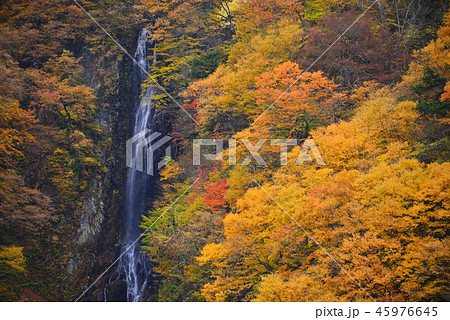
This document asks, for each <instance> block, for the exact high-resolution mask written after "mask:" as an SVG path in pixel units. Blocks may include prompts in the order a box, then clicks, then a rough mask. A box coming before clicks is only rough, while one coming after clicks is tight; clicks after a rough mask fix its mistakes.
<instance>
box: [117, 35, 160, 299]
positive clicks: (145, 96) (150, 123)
mask: <svg viewBox="0 0 450 320" xmlns="http://www.w3.org/2000/svg"><path fill="white" fill-rule="evenodd" d="M147 34H148V31H147V29H145V28H144V29H142V31H141V32H140V34H139V38H138V43H137V49H136V53H135V55H134V58H135V60H136V62H137V64H138V65H136V63H135V65H134V68H133V71H134V74H135V82H136V86H138V87H139V88H140V87H141V85H142V83H143V82H144V81H145V80H146V79H147V73H146V72H145V71H147V70H148V67H149V61H148V59H147V51H148V50H147ZM155 62H156V54H155V55H154V59H153V61H152V63H155ZM144 70H145V71H144ZM138 91H140V92H141V94H140V99H138V100H137V101H138V102H137V103H136V105H135V109H134V112H133V124H132V126H133V132H132V135H133V136H134V135H136V134H137V133H139V132H141V131H142V130H144V129H150V130H152V129H154V128H153V127H154V120H153V115H154V111H153V109H152V99H151V97H152V96H153V94H154V88H153V87H147V88H143V89H142V90H138ZM135 157H136V155H135V154H133V159H132V160H133V163H134V164H135V163H136V159H135ZM144 163H146V161H144ZM149 178H150V177H149V175H147V174H146V173H145V172H140V171H137V170H136V168H135V167H134V166H133V167H132V168H129V171H128V178H127V185H126V195H125V219H124V229H123V231H124V245H123V247H122V252H124V251H125V250H127V249H128V248H129V247H130V246H131V245H132V244H133V242H134V241H135V240H136V239H137V238H138V237H139V235H140V230H139V223H140V221H141V216H142V214H144V212H145V199H146V197H147V196H148V194H147V191H148V187H149ZM150 270H151V268H150V265H149V262H148V260H147V259H146V257H145V256H144V255H143V254H142V252H141V251H140V243H139V242H137V243H136V244H134V246H133V247H132V248H130V249H128V251H127V252H126V253H125V254H124V255H123V256H122V258H121V260H120V262H119V266H118V272H119V274H120V275H121V276H123V277H124V279H125V282H126V286H127V301H133V302H136V301H139V300H140V298H141V297H142V295H143V294H144V292H145V289H146V287H147V282H148V277H149V273H150Z"/></svg>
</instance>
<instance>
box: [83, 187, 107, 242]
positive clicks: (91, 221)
mask: <svg viewBox="0 0 450 320" xmlns="http://www.w3.org/2000/svg"><path fill="white" fill-rule="evenodd" d="M93 191H94V192H93V193H92V196H90V197H89V198H87V199H86V200H84V201H83V206H82V208H81V209H82V211H83V213H82V214H81V218H80V228H79V229H78V233H79V237H78V241H77V242H78V244H83V243H85V242H86V241H94V240H95V237H96V236H97V235H98V234H99V233H100V231H101V229H102V222H103V220H104V219H105V214H104V210H105V204H104V203H103V201H102V197H101V196H102V193H103V192H102V184H101V183H98V182H96V183H95V186H94V188H93Z"/></svg>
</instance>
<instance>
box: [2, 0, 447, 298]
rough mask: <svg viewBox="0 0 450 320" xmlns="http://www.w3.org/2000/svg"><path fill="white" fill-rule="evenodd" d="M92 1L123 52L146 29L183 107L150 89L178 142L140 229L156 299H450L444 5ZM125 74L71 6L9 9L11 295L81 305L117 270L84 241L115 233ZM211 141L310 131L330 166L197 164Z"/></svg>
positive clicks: (55, 3)
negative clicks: (98, 214) (98, 215)
mask: <svg viewBox="0 0 450 320" xmlns="http://www.w3.org/2000/svg"><path fill="white" fill-rule="evenodd" d="M79 3H80V4H81V5H82V6H83V8H84V9H85V10H86V11H87V12H89V13H90V14H91V15H92V17H94V18H95V19H96V20H97V21H98V23H99V24H100V25H102V26H103V27H104V28H105V30H107V31H108V32H109V33H110V34H111V36H112V37H114V39H116V40H117V41H118V43H120V44H121V45H122V46H123V47H124V48H125V49H126V50H128V51H129V52H133V50H134V49H135V47H134V46H135V40H136V37H137V35H138V33H139V31H140V30H141V29H142V28H144V27H146V28H147V29H148V30H150V36H149V39H148V41H149V43H151V44H152V45H153V46H154V51H152V52H151V53H150V54H155V55H156V57H157V61H158V63H156V64H154V65H152V66H151V67H150V70H149V73H150V74H151V75H152V76H153V77H154V78H155V79H156V80H157V81H158V83H159V85H161V86H162V87H163V88H164V89H165V90H167V92H169V93H170V95H171V96H172V97H174V98H175V100H176V102H174V101H173V100H172V98H171V97H169V96H168V95H167V94H166V93H165V92H163V91H161V90H160V88H158V85H156V84H155V83H154V82H153V81H152V79H148V80H147V82H146V83H145V84H144V87H148V86H154V87H155V90H156V91H155V94H154V96H153V99H154V101H155V103H154V107H155V108H156V109H157V110H158V112H159V114H161V115H162V116H163V118H164V122H163V123H164V126H165V128H166V130H167V131H168V134H169V135H170V136H171V137H172V138H173V140H172V141H173V143H174V145H173V150H175V152H174V154H173V156H172V157H173V159H171V160H170V162H169V163H168V164H167V165H166V166H165V167H163V168H162V169H161V170H160V172H159V173H158V176H157V182H156V185H155V196H154V199H153V201H152V204H151V208H152V209H151V210H150V211H149V212H148V214H147V215H146V216H145V217H144V221H143V223H142V225H141V227H142V230H146V229H148V228H149V227H150V226H151V229H150V230H149V232H148V233H146V234H145V237H144V240H143V242H144V244H143V246H142V250H143V251H144V252H145V254H146V255H147V256H148V259H149V260H150V261H151V263H152V266H153V269H152V273H153V278H152V283H151V285H150V288H149V292H150V293H149V295H148V300H151V301H370V300H371V299H375V300H376V301H448V300H449V299H450V295H449V294H450V292H449V283H448V277H449V265H450V261H449V249H450V242H449V225H448V223H449V210H450V194H449V192H450V191H449V183H450V164H449V162H448V161H449V158H450V141H449V124H450V121H449V110H450V109H449V106H450V11H449V3H448V1H445V0H435V1H433V0H380V1H376V2H373V1H370V0H303V1H300V0H140V1H139V0H131V1H119V0H102V1H87V0H86V1H79ZM355 21H356V22H355ZM349 26H351V28H348V27H349ZM336 39H338V40H337V41H335V40H336ZM149 58H151V57H149ZM130 66H132V61H130V59H129V57H128V56H127V55H126V54H125V53H124V52H123V51H122V50H121V48H119V47H118V46H117V45H116V43H114V42H113V41H112V40H111V39H110V38H109V37H108V36H107V35H106V34H105V33H104V31H103V30H101V29H100V28H99V27H98V25H97V24H96V23H95V22H94V21H93V20H91V19H90V18H89V17H88V16H87V15H86V14H85V12H83V10H82V9H81V8H80V7H79V6H77V4H76V3H75V2H74V1H72V0H34V1H29V0H6V1H3V2H2V3H1V4H0V74H1V75H2V76H1V77H0V300H4V301H13V300H22V301H36V300H37V301H43V300H50V301H55V300H69V301H70V300H74V299H75V298H76V297H78V296H79V295H80V294H81V293H82V291H83V289H82V288H85V287H86V285H89V284H90V283H91V282H92V279H93V278H96V277H97V276H98V275H99V274H101V273H102V271H104V270H103V269H105V268H103V269H102V266H103V265H106V266H107V265H109V264H110V263H112V262H113V261H114V259H113V258H114V257H113V256H109V255H105V256H103V255H102V256H101V257H99V255H98V254H97V253H98V250H100V251H101V250H103V248H104V246H102V245H101V244H100V245H99V244H98V243H97V244H96V243H95V242H96V241H94V240H93V239H94V238H89V237H90V234H91V231H92V230H91V229H93V230H94V231H95V232H94V231H92V232H94V233H98V232H100V231H99V230H106V229H105V228H109V229H108V230H109V231H108V232H109V233H108V234H102V232H103V231H102V232H100V233H99V235H98V236H99V237H100V238H102V237H103V238H108V239H109V240H108V241H112V243H113V242H119V241H120V223H119V222H117V221H116V220H114V219H115V218H111V217H113V216H114V215H115V214H116V215H117V216H120V209H118V208H120V201H121V197H120V194H121V193H123V188H122V187H121V186H120V183H117V181H116V180H115V178H114V176H116V175H117V172H121V173H120V174H123V172H124V171H125V170H126V167H125V152H124V145H125V140H126V139H127V138H128V137H127V134H128V133H127V126H128V119H127V118H126V114H127V112H128V110H129V109H127V108H129V104H130V101H131V100H132V98H131V97H130V96H128V95H127V94H128V93H127V92H129V91H130V90H129V85H130V84H129V82H130V81H131V80H130V79H131V75H130V70H131V69H132V67H130ZM287 88H289V90H287V91H286V89H287ZM180 106H181V107H182V108H183V109H184V110H181V109H180ZM185 112H188V113H189V114H190V115H191V116H192V117H193V118H194V119H195V121H196V122H197V123H198V124H196V123H195V122H194V121H192V119H190V117H188V116H187V115H186V114H185ZM255 120H256V122H255ZM206 138H223V139H237V140H239V139H250V140H252V141H256V140H257V139H298V140H299V141H304V140H305V139H307V138H310V139H313V141H314V142H315V144H316V145H317V147H318V149H319V150H320V153H321V155H322V157H323V159H324V161H325V163H326V164H325V165H324V166H321V165H317V164H316V162H307V163H305V164H303V165H301V166H297V165H295V164H294V162H295V159H296V158H297V156H298V154H299V151H300V148H301V146H295V147H291V148H289V152H288V156H287V165H283V166H282V165H280V163H279V152H278V150H279V147H278V148H275V147H274V146H270V145H264V146H263V147H262V148H261V150H262V151H261V152H264V155H265V160H266V162H267V163H268V165H267V166H259V165H257V164H256V163H255V162H251V163H250V164H249V165H245V166H244V165H239V164H238V165H235V166H229V165H228V161H227V160H226V159H225V160H224V161H209V162H204V163H202V166H200V167H199V166H194V165H193V163H192V154H191V148H192V139H206ZM237 151H238V160H239V161H238V163H242V160H243V159H244V158H245V157H246V156H247V153H246V149H245V148H244V146H243V145H241V144H239V145H238V146H237ZM117 168H120V169H117ZM116 170H117V171H116ZM119 176H120V175H119ZM120 177H122V176H120ZM197 178H199V180H198V182H197V183H196V184H195V185H194V187H193V188H192V189H190V190H189V191H188V192H187V193H184V194H183V192H184V191H185V190H186V189H187V188H188V187H189V186H190V185H191V183H192V182H193V181H194V180H195V179H197ZM106 181H110V182H106ZM105 184H106V185H107V187H105V189H106V190H107V191H104V192H103V193H102V192H98V190H99V188H100V186H102V185H105ZM102 190H103V189H102ZM96 192H97V193H98V198H99V199H100V200H99V203H100V202H101V203H102V206H103V203H106V204H105V205H106V206H107V208H109V211H108V212H107V213H105V215H104V216H102V220H101V221H100V220H98V221H97V220H96V221H95V222H92V221H90V220H89V221H88V224H93V225H95V227H92V228H91V229H89V228H88V229H87V230H89V231H88V232H87V234H88V235H87V236H86V235H85V234H83V235H82V236H80V232H81V231H80V230H81V229H82V228H81V229H80V224H83V223H84V222H83V221H84V220H83V219H84V218H83V217H86V214H85V213H86V212H89V211H90V210H91V209H90V206H89V205H88V204H89V203H90V199H91V198H92V195H93V194H96ZM105 195H110V197H109V200H105V199H104V198H106V196H105ZM180 195H183V196H182V197H181V198H179V200H178V201H177V202H176V203H175V204H173V202H174V201H175V200H177V198H178V197H179V196H180ZM116 203H119V204H118V205H115V204H116ZM94 207H95V206H94ZM168 209H169V210H168ZM91 211H92V210H91ZM94 211H95V210H94ZM114 212H116V213H114ZM108 219H112V220H110V221H113V222H111V224H108V222H107V221H109V220H108ZM119 220H120V219H119ZM80 221H81V222H80ZM155 221H156V223H155ZM102 223H103V225H105V226H107V227H99V226H100V225H102ZM97 225H98V226H97ZM111 225H114V226H115V227H114V228H112V227H111ZM300 226H301V227H300ZM102 228H103V229H102ZM305 231H306V232H305ZM115 237H116V238H115ZM111 239H112V240H111ZM97 242H98V240H97ZM105 243H110V242H105ZM318 244H320V245H318ZM105 246H106V245H105ZM80 252H83V254H81V253H80ZM80 256H82V257H83V258H80ZM77 257H78V260H77ZM74 261H83V263H81V262H80V263H79V264H77V263H75V262H74ZM337 262H339V263H337ZM100 269H102V270H100ZM350 275H351V276H350ZM102 284H103V282H102V281H100V282H99V283H98V284H97V285H96V286H95V287H94V288H93V289H92V292H91V294H92V295H91V296H89V297H90V299H93V300H95V299H96V298H95V297H96V296H95V292H98V291H101V290H102V289H101V286H102ZM89 297H86V298H89Z"/></svg>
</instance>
